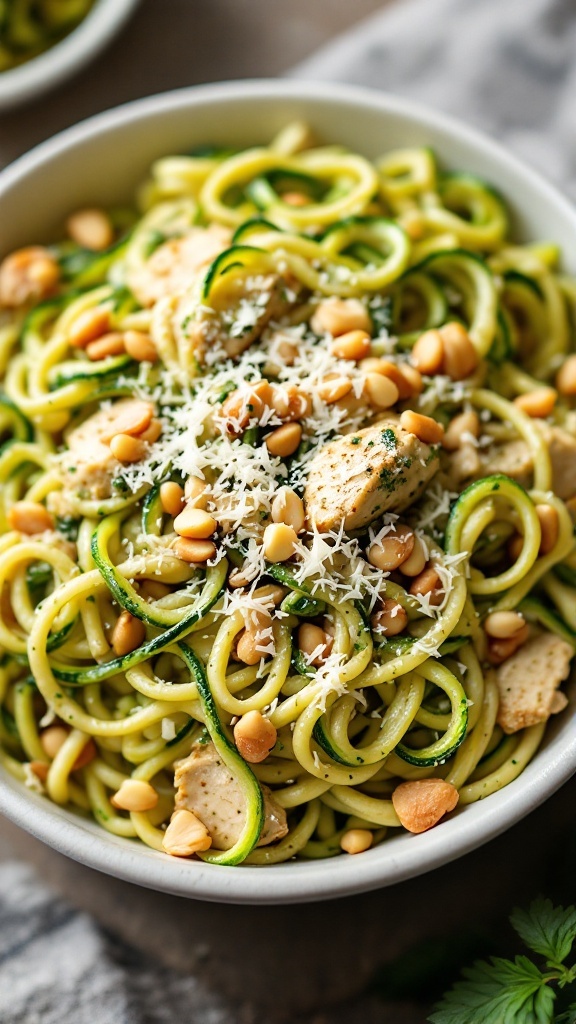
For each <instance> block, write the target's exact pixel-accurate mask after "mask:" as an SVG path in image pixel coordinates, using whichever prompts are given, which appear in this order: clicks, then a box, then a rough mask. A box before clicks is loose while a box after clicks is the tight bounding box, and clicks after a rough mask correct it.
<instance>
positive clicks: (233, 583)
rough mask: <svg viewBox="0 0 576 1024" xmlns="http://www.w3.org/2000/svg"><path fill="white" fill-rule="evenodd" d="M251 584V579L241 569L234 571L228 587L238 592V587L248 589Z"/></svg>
mask: <svg viewBox="0 0 576 1024" xmlns="http://www.w3.org/2000/svg"><path fill="white" fill-rule="evenodd" d="M250 582H251V579H250V577H249V576H247V575H246V573H245V572H244V570H243V569H240V568H238V569H232V571H231V573H230V575H229V577H228V586H229V587H232V590H237V589H238V587H247V586H248V584H249V583H250Z"/></svg>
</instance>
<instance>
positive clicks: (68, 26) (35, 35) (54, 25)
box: [0, 0, 94, 71]
mask: <svg viewBox="0 0 576 1024" xmlns="http://www.w3.org/2000/svg"><path fill="white" fill-rule="evenodd" d="M93 3H94V0H0V71H7V70H8V69H9V68H13V67H16V66H17V65H18V64H23V63H24V62H25V61H27V60H31V59H32V58H33V57H37V56H38V54H40V53H43V52H44V51H45V50H48V49H49V48H50V47H51V46H54V44H55V43H57V42H59V41H60V40H61V39H63V38H64V37H65V36H67V35H68V33H69V32H71V31H72V30H73V29H75V28H76V27H77V25H79V24H80V22H81V21H82V20H83V19H84V18H85V17H86V15H87V14H88V12H89V10H90V8H91V7H92V5H93Z"/></svg>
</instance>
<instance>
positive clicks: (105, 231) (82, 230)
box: [66, 209, 114, 252]
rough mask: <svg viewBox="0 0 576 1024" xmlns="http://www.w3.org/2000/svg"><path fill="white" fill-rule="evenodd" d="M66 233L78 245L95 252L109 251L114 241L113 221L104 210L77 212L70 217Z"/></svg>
mask: <svg viewBox="0 0 576 1024" xmlns="http://www.w3.org/2000/svg"><path fill="white" fill-rule="evenodd" d="M66 231H67V232H68V234H69V236H70V238H71V239H72V241H73V242H76V245H80V246H82V248H83V249H92V251H93V252H102V250H103V249H108V248H109V246H111V245H112V242H113V241H114V228H113V227H112V221H111V220H110V217H109V216H108V214H107V213H105V212H104V210H91V209H90V210H77V211H76V213H73V214H72V216H71V217H68V220H67V221H66Z"/></svg>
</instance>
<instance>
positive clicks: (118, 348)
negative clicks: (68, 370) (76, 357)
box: [86, 331, 125, 362]
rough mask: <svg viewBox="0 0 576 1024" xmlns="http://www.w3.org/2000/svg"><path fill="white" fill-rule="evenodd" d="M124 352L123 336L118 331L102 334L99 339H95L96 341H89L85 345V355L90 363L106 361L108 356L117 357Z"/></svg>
mask: <svg viewBox="0 0 576 1024" xmlns="http://www.w3.org/2000/svg"><path fill="white" fill-rule="evenodd" d="M124 351H125V348H124V335H123V334H120V332H119V331H111V332H110V334H103V335H102V337H101V338H96V341H90V342H89V343H88V344H87V345H86V355H87V356H88V359H91V360H92V362H97V360H99V359H107V358H108V356H119V355H121V354H122V353H123V352H124Z"/></svg>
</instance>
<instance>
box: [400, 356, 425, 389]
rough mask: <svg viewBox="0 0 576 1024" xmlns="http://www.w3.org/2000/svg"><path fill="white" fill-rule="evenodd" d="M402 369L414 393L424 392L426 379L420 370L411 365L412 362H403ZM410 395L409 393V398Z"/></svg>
mask: <svg viewBox="0 0 576 1024" xmlns="http://www.w3.org/2000/svg"><path fill="white" fill-rule="evenodd" d="M401 371H402V376H403V377H404V379H405V380H406V382H407V384H408V385H409V386H410V388H411V389H412V395H420V394H422V392H423V390H424V381H423V380H422V374H421V373H420V370H417V369H416V367H415V366H411V365H410V363H402V366H401ZM410 397H411V396H410V395H408V398H410Z"/></svg>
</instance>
